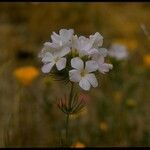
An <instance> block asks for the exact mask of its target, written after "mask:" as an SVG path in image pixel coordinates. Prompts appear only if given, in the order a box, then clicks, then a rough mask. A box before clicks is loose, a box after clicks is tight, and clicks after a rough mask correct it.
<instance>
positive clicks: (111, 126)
mask: <svg viewBox="0 0 150 150" xmlns="http://www.w3.org/2000/svg"><path fill="white" fill-rule="evenodd" d="M149 15H150V4H149V3H25V2H24V3H11V4H10V3H1V4H0V34H1V36H0V50H1V53H0V64H1V67H0V95H1V98H0V120H1V121H0V147H12V146H15V147H19V146H22V147H58V146H59V142H60V134H61V135H62V136H63V133H64V119H65V118H64V115H63V114H62V112H60V110H58V108H57V107H56V101H55V99H56V98H57V97H61V96H63V95H64V94H65V93H66V91H68V87H66V86H64V85H62V84H61V83H58V82H55V81H53V80H52V79H51V78H50V77H49V76H46V75H44V74H42V73H41V71H40V67H41V65H42V64H41V62H40V60H39V59H38V57H37V55H38V53H39V51H40V50H41V48H42V46H43V43H44V42H45V41H48V40H50V34H51V33H52V31H56V32H58V30H59V29H61V28H73V29H74V30H75V33H77V34H78V35H85V36H88V35H90V34H93V33H94V32H100V33H101V34H102V35H103V36H104V47H106V48H108V47H109V46H110V45H111V44H112V43H113V42H114V41H115V42H116V41H118V42H121V43H123V44H125V45H126V46H127V47H128V50H129V54H130V56H129V59H128V60H127V61H122V62H121V61H120V62H118V61H116V60H113V59H110V60H108V61H110V62H111V63H113V65H114V69H113V70H112V71H111V72H110V73H108V74H106V75H100V79H99V80H100V82H99V83H100V86H99V87H98V88H96V89H92V90H91V91H90V92H89V93H87V94H89V96H90V100H89V105H88V106H87V112H86V113H83V114H81V115H79V116H78V117H75V119H72V120H71V129H72V130H71V132H72V140H73V143H74V144H73V145H78V144H75V143H81V145H82V144H83V145H85V146H94V147H98V146H150V127H149V123H150V120H149V113H150V109H149V104H150V101H149V100H150V94H149V91H150V82H149V81H150V67H149V66H150V64H149V63H148V62H149V61H148V60H147V61H143V59H144V57H145V56H147V55H148V54H150V50H149V48H150V44H149V41H148V39H147V37H146V36H145V35H144V33H143V31H142V29H141V28H140V24H141V23H142V24H144V25H145V26H146V27H147V30H148V31H149V32H150V19H149ZM24 66H33V67H35V68H38V70H39V72H40V75H39V76H38V77H37V79H35V80H34V81H33V82H32V83H31V84H30V85H29V86H24V85H21V84H20V83H19V82H18V81H17V80H16V78H15V77H14V76H13V72H14V70H16V69H17V68H19V67H24Z"/></svg>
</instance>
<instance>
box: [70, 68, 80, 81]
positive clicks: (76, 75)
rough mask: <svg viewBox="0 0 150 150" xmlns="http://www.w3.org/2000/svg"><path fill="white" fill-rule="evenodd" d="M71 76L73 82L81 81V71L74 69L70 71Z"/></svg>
mask: <svg viewBox="0 0 150 150" xmlns="http://www.w3.org/2000/svg"><path fill="white" fill-rule="evenodd" d="M69 78H70V81H72V82H79V81H80V80H81V75H80V71H78V70H76V69H73V70H70V71H69Z"/></svg>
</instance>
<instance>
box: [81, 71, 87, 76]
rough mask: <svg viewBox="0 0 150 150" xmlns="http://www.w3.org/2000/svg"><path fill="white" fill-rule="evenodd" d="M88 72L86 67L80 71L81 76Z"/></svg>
mask: <svg viewBox="0 0 150 150" xmlns="http://www.w3.org/2000/svg"><path fill="white" fill-rule="evenodd" d="M86 74H87V71H86V70H85V69H83V70H82V71H81V72H80V75H81V77H84V76H85V75H86Z"/></svg>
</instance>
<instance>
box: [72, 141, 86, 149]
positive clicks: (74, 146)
mask: <svg viewBox="0 0 150 150" xmlns="http://www.w3.org/2000/svg"><path fill="white" fill-rule="evenodd" d="M72 147H73V148H85V144H83V143H81V142H77V143H75V144H74V145H73V146H72Z"/></svg>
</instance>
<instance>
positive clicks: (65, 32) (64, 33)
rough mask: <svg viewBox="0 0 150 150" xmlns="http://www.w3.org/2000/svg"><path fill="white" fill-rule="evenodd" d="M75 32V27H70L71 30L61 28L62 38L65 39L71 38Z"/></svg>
mask: <svg viewBox="0 0 150 150" xmlns="http://www.w3.org/2000/svg"><path fill="white" fill-rule="evenodd" d="M73 33H74V30H73V29H69V30H66V29H61V30H60V31H59V34H60V36H61V38H62V39H63V41H69V40H71V38H72V36H73Z"/></svg>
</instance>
